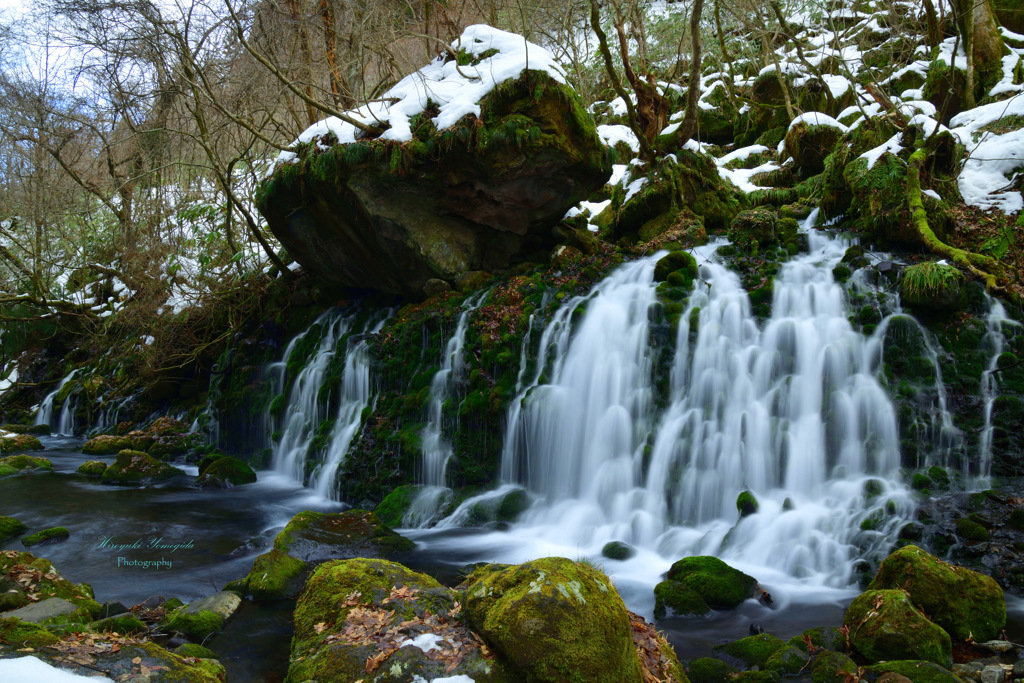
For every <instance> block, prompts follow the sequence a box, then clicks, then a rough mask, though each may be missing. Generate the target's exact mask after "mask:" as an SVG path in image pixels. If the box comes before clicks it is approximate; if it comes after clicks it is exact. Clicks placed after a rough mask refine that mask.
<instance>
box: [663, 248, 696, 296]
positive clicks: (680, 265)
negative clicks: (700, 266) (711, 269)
mask: <svg viewBox="0 0 1024 683" xmlns="http://www.w3.org/2000/svg"><path fill="white" fill-rule="evenodd" d="M672 275H676V276H677V281H676V282H670V283H669V284H671V285H672V286H673V287H680V288H683V289H688V288H689V287H690V284H691V283H692V282H693V280H694V278H696V277H697V261H696V259H694V258H693V255H692V254H690V253H689V252H687V251H683V250H682V249H677V250H676V251H670V252H669V253H668V254H666V255H665V256H662V257H661V258H660V259H659V260H658V263H657V264H655V266H654V281H655V282H665V281H666V280H668V279H669V277H670V276H672Z"/></svg>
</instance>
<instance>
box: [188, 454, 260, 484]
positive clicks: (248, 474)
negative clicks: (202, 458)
mask: <svg viewBox="0 0 1024 683" xmlns="http://www.w3.org/2000/svg"><path fill="white" fill-rule="evenodd" d="M254 481H256V473H255V472H253V470H252V468H251V467H249V465H247V464H246V463H245V462H243V461H241V460H239V459H238V458H232V457H228V456H225V457H223V458H218V459H216V460H215V461H213V462H212V463H210V465H209V466H208V467H207V468H206V470H205V471H203V473H202V474H200V475H199V477H198V478H197V479H196V486H198V487H200V488H204V487H210V486H212V487H216V488H222V489H227V488H231V487H232V486H241V485H243V484H251V483H253V482H254Z"/></svg>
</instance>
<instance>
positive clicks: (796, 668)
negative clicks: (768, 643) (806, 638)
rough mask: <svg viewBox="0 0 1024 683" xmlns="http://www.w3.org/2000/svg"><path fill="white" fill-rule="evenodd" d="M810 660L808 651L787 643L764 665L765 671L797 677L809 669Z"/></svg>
mask: <svg viewBox="0 0 1024 683" xmlns="http://www.w3.org/2000/svg"><path fill="white" fill-rule="evenodd" d="M809 659H810V658H809V657H808V655H807V652H806V651H804V650H802V649H800V648H799V647H795V646H793V645H789V644H788V643H787V644H786V646H785V647H781V648H779V649H778V650H776V651H775V652H773V653H772V655H771V657H769V658H768V661H766V662H765V663H764V669H765V671H773V672H775V673H777V674H779V675H780V676H796V675H798V674H800V673H801V672H802V671H803V670H804V669H805V668H807V664H808V662H809Z"/></svg>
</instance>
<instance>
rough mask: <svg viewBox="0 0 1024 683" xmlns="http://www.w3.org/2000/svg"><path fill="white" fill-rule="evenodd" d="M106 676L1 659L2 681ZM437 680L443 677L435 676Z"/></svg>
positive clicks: (36, 682)
mask: <svg viewBox="0 0 1024 683" xmlns="http://www.w3.org/2000/svg"><path fill="white" fill-rule="evenodd" d="M106 680H110V679H108V678H107V677H106V676H79V675H78V674H75V673H72V672H70V671H67V670H66V669H58V668H56V667H54V666H51V665H49V664H47V663H46V662H44V661H43V660H41V659H37V658H35V657H32V656H28V657H19V658H17V659H4V660H0V681H6V682H7V683H81V682H82V681H92V682H93V683H95V682H96V681H106ZM434 680H435V681H440V680H441V679H439V678H435V679H434Z"/></svg>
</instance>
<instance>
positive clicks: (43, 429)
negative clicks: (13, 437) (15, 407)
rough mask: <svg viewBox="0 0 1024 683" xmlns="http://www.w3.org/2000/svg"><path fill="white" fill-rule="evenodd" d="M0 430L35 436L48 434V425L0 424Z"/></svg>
mask: <svg viewBox="0 0 1024 683" xmlns="http://www.w3.org/2000/svg"><path fill="white" fill-rule="evenodd" d="M0 432H11V433H12V434H35V435H36V436H49V435H50V425H19V424H5V425H0Z"/></svg>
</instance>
